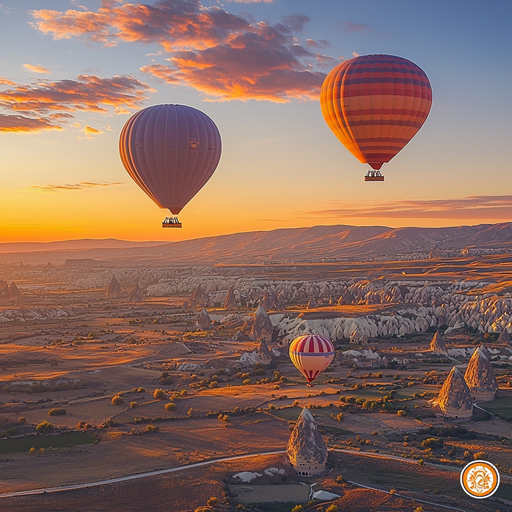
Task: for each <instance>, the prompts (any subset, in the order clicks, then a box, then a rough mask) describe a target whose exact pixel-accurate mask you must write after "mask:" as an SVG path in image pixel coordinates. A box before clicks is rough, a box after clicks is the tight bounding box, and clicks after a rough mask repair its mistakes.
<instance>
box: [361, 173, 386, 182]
mask: <svg viewBox="0 0 512 512" xmlns="http://www.w3.org/2000/svg"><path fill="white" fill-rule="evenodd" d="M364 181H384V176H382V174H381V173H380V171H368V172H367V173H366V176H365V177H364Z"/></svg>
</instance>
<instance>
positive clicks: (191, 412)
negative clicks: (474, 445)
mask: <svg viewBox="0 0 512 512" xmlns="http://www.w3.org/2000/svg"><path fill="white" fill-rule="evenodd" d="M193 414H194V409H193V408H192V407H191V408H190V409H189V410H188V411H187V416H188V417H189V418H191V417H192V416H193Z"/></svg>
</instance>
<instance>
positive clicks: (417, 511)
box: [413, 505, 423, 512]
mask: <svg viewBox="0 0 512 512" xmlns="http://www.w3.org/2000/svg"><path fill="white" fill-rule="evenodd" d="M413 512H423V507H422V506H421V505H420V506H419V507H416V508H415V509H414V511H413Z"/></svg>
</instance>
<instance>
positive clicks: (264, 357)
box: [256, 340, 272, 365]
mask: <svg viewBox="0 0 512 512" xmlns="http://www.w3.org/2000/svg"><path fill="white" fill-rule="evenodd" d="M256 354H257V356H258V363H261V364H264V365H269V364H270V363H271V362H272V352H270V350H269V349H268V345H267V344H266V343H265V340H261V343H260V346H259V347H258V350H257V351H256Z"/></svg>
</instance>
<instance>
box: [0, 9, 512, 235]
mask: <svg viewBox="0 0 512 512" xmlns="http://www.w3.org/2000/svg"><path fill="white" fill-rule="evenodd" d="M511 19H512V2H510V1H509V0H490V1H483V0H481V1H474V0H450V1H449V2H446V1H445V0H439V1H438V0H430V1H428V2H419V1H417V2H411V1H410V0H361V1H359V2H349V1H345V0H315V1H311V0H264V1H250V0H245V1H213V0H203V1H202V2H200V1H199V0H188V1H182V0H162V1H156V2H155V1H150V0H148V1H147V2H146V3H139V2H135V1H130V0H126V1H123V2H119V1H116V0H102V1H99V0H0V44H1V48H2V52H1V53H0V155H1V158H0V242H18V241H52V240H68V239H79V238H119V239H125V240H169V241H170V240H184V239H190V238H198V237H203V236H214V235H220V234H227V233H235V232H246V231H258V230H265V231H266V230H271V229H277V228H284V227H307V226H314V225H332V224H349V225H385V226H393V227H401V226H432V227H436V226H453V225H474V224H481V223H497V222H508V221H510V220H512V165H511V161H512V128H511V124H510V120H511V119H512V101H511V92H510V90H511V84H512V31H511V30H510V20H511ZM375 53H383V54H391V55H397V56H400V57H404V58H406V59H409V60H411V61H413V62H414V63H416V64H417V65H418V66H420V67H421V68H422V69H423V71H425V73H426V74H427V76H428V77H429V80H430V82H431V85H432V91H433V103H432V109H431V112H430V115H429V117H428V119H427V120H426V122H425V124H424V125H423V127H422V128H421V130H420V131H419V132H418V133H417V135H416V136H415V137H414V139H413V140H412V141H411V142H410V143H409V144H408V145H407V146H406V147H405V148H404V149H403V150H402V151H401V152H400V153H399V154H398V155H397V156H396V157H395V158H394V159H393V160H391V162H390V163H388V164H386V165H385V166H384V168H383V174H385V176H386V179H385V181H384V182H382V183H368V182H364V179H363V177H364V174H365V173H366V171H367V170H368V168H369V167H368V166H367V165H364V164H361V163H360V162H359V161H358V160H357V159H356V158H355V157H354V156H353V155H352V154H351V153H349V152H348V151H347V150H346V149H345V148H344V147H343V145H342V144H341V143H340V142H339V141H338V139H337V138H336V137H335V136H334V135H333V134H332V132H331V131H330V130H329V128H328V126H327V125H326V123H325V121H324V119H323V117H322V114H321V110H320V105H319V92H320V88H321V84H322V82H323V79H324V77H325V75H326V74H327V73H328V72H329V71H330V70H331V69H332V68H333V67H335V66H336V65H338V64H339V63H340V62H342V61H344V60H347V59H350V58H352V57H353V56H355V55H365V54H375ZM161 103H177V104H183V105H189V106H192V107H195V108H197V109H199V110H201V111H203V112H205V113H206V114H207V115H208V116H210V117H211V118H212V119H213V120H214V122H215V123H216V125H217V126H218V128H219V130H220V133H221V136H222V145H223V151H222V157H221V160H220V163H219V165H218V167H217V170H216V172H215V173H214V175H213V176H212V178H211V179H210V181H208V183H207V184H206V185H205V186H204V187H203V189H202V190H201V191H200V192H199V193H198V194H197V195H196V197H195V198H194V199H192V200H191V201H190V203H189V204H188V205H187V206H186V207H185V208H184V209H183V211H182V212H181V214H180V220H181V221H182V222H183V228H182V229H166V230H164V229H162V228H161V221H162V220H163V218H164V217H165V216H166V213H167V214H168V212H166V211H164V210H161V209H160V208H159V207H158V206H156V205H155V204H154V203H153V202H152V201H151V199H150V198H149V197H147V196H146V195H145V193H144V192H143V191H142V190H141V189H139V188H138V186H137V185H136V184H135V183H134V182H133V181H132V179H131V178H130V176H129V175H128V174H127V172H126V171H125V169H124V167H123V165H122V163H121V160H120V158H119V150H118V140H119V134H120V131H121V129H122V127H123V125H124V124H125V123H126V121H127V120H128V119H129V118H130V116H131V115H133V114H134V113H136V112H137V111H138V110H140V109H142V108H144V107H148V106H150V105H156V104H161Z"/></svg>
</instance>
